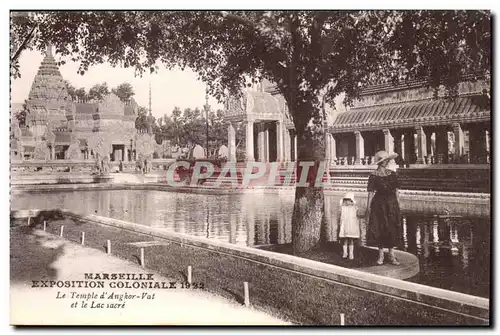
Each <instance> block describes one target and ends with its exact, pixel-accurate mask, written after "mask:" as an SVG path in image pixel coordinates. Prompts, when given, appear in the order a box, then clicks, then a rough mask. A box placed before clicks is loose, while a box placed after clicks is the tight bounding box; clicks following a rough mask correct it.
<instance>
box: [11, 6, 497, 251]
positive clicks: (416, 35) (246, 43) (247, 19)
mask: <svg viewBox="0 0 500 335" xmlns="http://www.w3.org/2000/svg"><path fill="white" fill-rule="evenodd" d="M19 20H20V19H19ZM12 21H13V24H14V25H15V27H14V30H15V31H16V34H15V35H14V38H15V37H16V36H27V35H28V34H29V31H30V27H32V26H37V27H38V30H37V34H36V35H35V37H34V38H33V41H32V44H31V45H33V46H34V47H36V48H38V49H42V48H43V47H44V45H45V44H46V43H49V42H50V43H52V44H53V45H55V46H56V51H57V53H59V54H60V55H61V56H63V57H64V56H71V59H72V60H74V61H77V62H79V63H80V69H79V71H80V72H81V73H83V72H85V71H86V70H87V69H88V67H89V66H90V65H92V64H98V63H102V62H105V61H108V62H110V63H111V64H112V65H122V66H125V67H135V69H136V70H137V72H138V73H142V72H143V71H145V70H149V71H151V72H154V71H155V70H156V68H155V64H156V62H157V61H160V62H162V63H163V64H164V65H165V66H166V67H167V68H173V67H174V66H179V67H180V68H182V69H183V68H185V67H189V68H191V69H193V70H194V71H196V72H197V73H198V75H199V77H200V79H202V80H203V81H204V82H205V83H207V85H208V87H209V92H210V93H211V94H212V95H214V96H215V97H216V98H218V99H219V100H223V98H224V96H225V95H226V93H227V92H229V93H231V94H233V95H237V94H239V92H240V89H241V88H242V87H243V86H244V85H245V84H247V79H248V78H252V81H253V82H257V81H258V80H260V79H261V78H267V79H269V80H270V81H271V82H273V83H275V84H276V85H277V89H278V90H279V92H280V93H281V94H282V95H283V96H284V98H285V100H286V103H287V106H288V109H289V111H290V113H291V115H292V118H293V122H294V126H295V130H296V133H297V142H298V160H299V161H323V160H324V141H323V140H324V131H325V129H324V122H323V113H322V105H323V102H325V103H331V102H333V99H334V98H335V97H336V96H338V95H339V94H341V93H344V95H345V99H344V101H345V103H346V104H351V103H352V101H353V99H355V98H356V97H358V96H359V94H360V92H361V89H362V87H364V86H366V85H369V84H373V83H377V82H380V81H381V80H384V81H386V82H391V83H397V82H404V81H406V80H410V79H414V78H427V79H429V80H430V85H431V86H432V87H433V88H435V89H437V88H438V87H439V86H440V85H441V84H442V85H444V86H445V87H446V89H447V92H448V93H449V95H450V96H454V95H455V94H456V91H457V86H458V82H459V80H460V77H461V75H463V74H469V73H472V74H477V75H478V76H486V78H489V75H490V68H491V66H490V54H491V15H490V13H489V12H488V11H344V12H341V11H334V12H327V11H321V12H319V11H318V12H315V11H258V12H244V11H234V12H196V11H190V12H111V13H110V12H57V13H46V14H39V15H33V16H31V17H29V19H28V20H26V19H25V18H23V20H20V21H22V23H19V24H18V23H17V22H16V18H13V19H12ZM22 24H24V25H25V26H24V27H21V26H20V25H22ZM142 55H144V57H142ZM311 148H315V150H311ZM298 177H300V176H299V175H298ZM310 177H311V179H313V180H314V179H315V178H314V177H315V176H314V175H313V174H310ZM323 212H324V198H323V192H322V189H321V188H318V187H313V186H309V187H297V188H296V196H295V207H294V215H293V220H292V230H293V232H292V241H293V246H294V251H295V252H302V251H305V250H308V249H311V248H313V247H315V246H316V245H318V244H319V243H320V241H321V231H322V229H321V228H322V222H323Z"/></svg>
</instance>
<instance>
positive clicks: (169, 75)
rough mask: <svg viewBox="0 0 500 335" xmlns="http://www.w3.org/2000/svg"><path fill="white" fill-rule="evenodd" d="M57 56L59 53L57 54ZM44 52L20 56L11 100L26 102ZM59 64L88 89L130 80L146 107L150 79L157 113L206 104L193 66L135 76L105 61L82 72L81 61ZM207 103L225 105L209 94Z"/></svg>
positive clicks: (76, 83) (72, 79)
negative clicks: (192, 69) (82, 73)
mask: <svg viewBox="0 0 500 335" xmlns="http://www.w3.org/2000/svg"><path fill="white" fill-rule="evenodd" d="M54 56H55V57H56V60H58V56H57V55H54ZM43 57H44V55H43V54H42V53H41V52H39V51H32V50H26V51H24V52H23V53H22V54H21V56H20V59H19V65H20V71H21V78H17V79H15V80H13V81H12V83H11V84H12V85H11V102H12V103H23V102H24V100H25V99H27V98H28V95H29V92H30V89H31V84H32V83H33V79H34V78H35V75H36V73H37V71H38V68H39V66H40V64H41V62H42V59H43ZM66 61H67V63H66V64H65V65H62V66H60V67H59V70H60V72H61V75H62V76H63V78H64V79H66V80H68V81H69V82H70V83H71V84H72V85H73V86H74V87H75V88H80V87H85V88H86V90H87V91H88V89H89V88H90V87H92V86H94V85H95V84H100V83H103V82H106V83H107V84H108V87H109V88H110V89H111V88H113V87H116V86H118V85H119V84H121V83H123V82H128V83H130V84H131V85H132V87H133V88H134V92H135V95H134V99H135V100H136V102H137V103H138V104H139V105H141V106H144V107H146V108H147V107H148V106H149V83H151V110H152V114H153V115H154V116H156V117H160V116H163V115H164V114H167V115H170V113H171V112H172V110H173V109H174V107H180V108H181V109H182V110H184V109H185V108H196V107H198V108H203V105H205V84H204V83H203V82H201V81H199V80H197V75H196V74H195V73H194V72H193V71H191V70H185V71H181V70H167V69H165V68H162V67H161V66H160V67H159V70H158V72H157V73H153V74H144V75H143V76H142V77H135V76H134V69H133V68H128V69H127V68H120V67H116V68H113V67H112V66H111V65H109V64H107V63H104V64H100V65H94V66H92V67H90V68H89V71H88V72H86V73H85V74H84V75H83V76H82V75H80V74H78V73H77V70H78V63H75V62H72V61H70V60H69V61H68V60H66ZM208 103H209V104H210V106H211V108H212V109H219V108H220V109H222V108H223V105H222V104H219V103H218V102H217V100H216V99H215V98H213V97H211V96H209V99H208Z"/></svg>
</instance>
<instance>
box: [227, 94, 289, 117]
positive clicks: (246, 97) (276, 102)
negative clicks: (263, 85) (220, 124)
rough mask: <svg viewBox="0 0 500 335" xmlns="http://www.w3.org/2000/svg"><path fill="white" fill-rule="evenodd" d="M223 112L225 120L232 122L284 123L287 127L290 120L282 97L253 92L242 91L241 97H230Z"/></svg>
mask: <svg viewBox="0 0 500 335" xmlns="http://www.w3.org/2000/svg"><path fill="white" fill-rule="evenodd" d="M224 112H225V115H224V117H225V119H227V120H234V121H244V120H270V121H285V122H287V126H288V125H290V122H289V121H290V120H291V119H290V118H289V117H287V115H286V114H288V110H287V108H286V103H285V100H284V98H283V97H282V96H280V95H273V94H271V93H268V92H262V91H254V90H246V91H244V92H243V94H242V96H241V97H230V98H229V99H228V101H227V102H226V108H225V111H224Z"/></svg>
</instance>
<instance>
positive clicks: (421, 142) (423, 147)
mask: <svg viewBox="0 0 500 335" xmlns="http://www.w3.org/2000/svg"><path fill="white" fill-rule="evenodd" d="M415 131H416V132H417V151H418V156H417V164H425V157H426V156H427V143H426V140H427V136H426V135H425V132H424V128H423V127H422V126H417V127H415Z"/></svg>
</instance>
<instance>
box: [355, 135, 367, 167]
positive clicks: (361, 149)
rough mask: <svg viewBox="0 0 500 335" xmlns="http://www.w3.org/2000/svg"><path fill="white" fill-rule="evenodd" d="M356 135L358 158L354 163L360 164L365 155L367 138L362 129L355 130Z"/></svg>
mask: <svg viewBox="0 0 500 335" xmlns="http://www.w3.org/2000/svg"><path fill="white" fill-rule="evenodd" d="M354 136H355V137H356V160H355V161H354V164H356V165H359V164H361V158H364V157H365V140H364V139H363V134H361V132H360V131H355V132H354Z"/></svg>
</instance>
